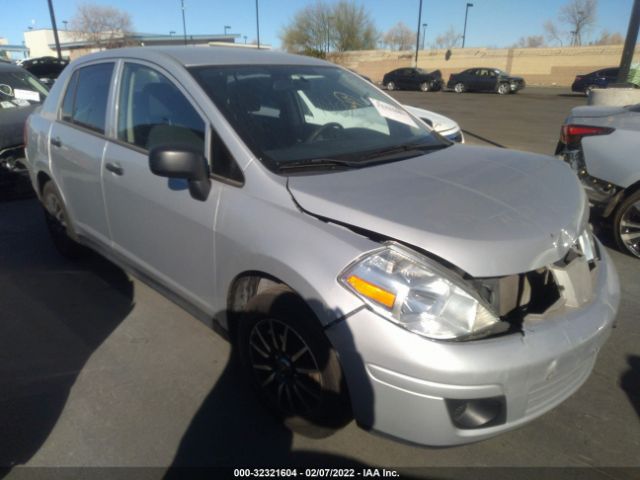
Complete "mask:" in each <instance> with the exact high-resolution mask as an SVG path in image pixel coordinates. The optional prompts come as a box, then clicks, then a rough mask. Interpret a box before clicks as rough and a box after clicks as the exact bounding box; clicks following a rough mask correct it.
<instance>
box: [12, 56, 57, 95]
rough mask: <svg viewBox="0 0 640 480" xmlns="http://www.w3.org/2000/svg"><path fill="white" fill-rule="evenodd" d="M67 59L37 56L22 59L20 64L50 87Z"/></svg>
mask: <svg viewBox="0 0 640 480" xmlns="http://www.w3.org/2000/svg"><path fill="white" fill-rule="evenodd" d="M68 64H69V60H64V59H62V60H60V59H58V58H55V57H38V58H29V59H28V60H23V61H22V62H21V63H20V66H21V67H22V68H24V69H25V70H27V71H28V72H30V73H31V74H33V75H34V76H36V77H38V78H39V79H40V81H41V82H42V83H44V84H45V85H46V86H47V87H49V88H51V86H52V85H53V82H55V80H56V78H58V75H60V73H62V70H64V67H66V66H67V65H68Z"/></svg>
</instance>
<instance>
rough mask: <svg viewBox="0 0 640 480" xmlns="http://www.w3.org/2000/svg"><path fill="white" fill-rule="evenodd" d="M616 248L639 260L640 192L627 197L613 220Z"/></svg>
mask: <svg viewBox="0 0 640 480" xmlns="http://www.w3.org/2000/svg"><path fill="white" fill-rule="evenodd" d="M613 230H614V235H615V238H616V243H617V244H618V247H619V248H620V249H621V250H623V251H625V252H627V253H630V254H631V255H633V256H634V257H638V258H640V190H639V191H637V192H635V193H633V194H631V195H630V196H629V197H627V198H626V199H625V200H624V201H623V202H622V203H621V204H620V206H619V207H618V210H617V211H616V215H615V216H614V218H613Z"/></svg>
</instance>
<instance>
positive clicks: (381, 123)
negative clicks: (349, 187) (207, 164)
mask: <svg viewBox="0 0 640 480" xmlns="http://www.w3.org/2000/svg"><path fill="white" fill-rule="evenodd" d="M191 72H192V73H193V75H194V77H195V78H196V80H197V81H198V82H199V83H200V85H202V87H203V88H204V90H205V91H206V92H207V94H208V95H209V96H210V97H211V99H212V100H213V102H214V103H215V104H216V106H217V107H218V109H219V110H220V111H221V112H222V114H223V115H224V116H225V118H226V119H227V121H228V122H229V123H230V124H231V125H232V127H233V128H234V129H235V130H236V132H237V133H238V134H239V135H240V137H241V138H242V140H243V141H244V142H245V143H246V144H247V145H248V146H249V148H250V149H251V150H252V151H253V153H254V154H255V155H256V157H258V158H259V159H261V161H262V162H263V163H265V165H266V166H267V167H268V168H270V169H272V170H274V171H281V170H284V169H285V168H286V167H287V166H291V165H290V164H294V163H295V164H296V165H301V164H304V163H305V162H308V163H313V164H314V165H316V166H318V165H320V164H328V163H329V162H331V161H333V162H334V163H333V165H335V162H336V161H342V163H341V165H342V166H347V165H348V166H349V167H353V166H357V165H358V162H362V164H361V165H364V163H365V162H369V161H370V160H371V159H372V158H373V157H375V156H376V154H377V153H381V152H392V151H393V150H394V149H403V148H404V150H403V152H404V154H398V152H395V151H393V154H394V155H396V156H394V157H393V160H398V159H400V157H403V156H404V158H407V157H408V156H415V155H419V154H421V153H423V152H424V150H426V149H437V148H443V147H446V146H448V145H450V143H449V142H448V141H447V140H445V139H443V138H442V137H440V136H438V135H437V134H433V133H432V132H431V131H430V130H429V129H428V128H427V127H425V126H424V125H423V124H422V122H419V121H416V120H415V119H414V117H412V116H411V115H410V114H408V113H407V112H406V111H405V110H404V109H403V108H402V107H401V106H400V105H398V104H397V103H396V102H394V101H393V100H391V99H389V98H388V97H387V96H385V95H384V94H383V93H381V92H380V91H378V90H377V89H376V88H375V87H373V86H372V85H371V84H370V83H369V82H366V81H364V80H362V79H361V78H360V77H359V76H357V75H353V74H351V73H350V72H347V71H345V70H343V69H340V68H337V67H330V66H327V67H312V66H299V65H258V66H222V67H218V66H216V67H198V68H193V69H191ZM416 149H420V150H421V152H420V151H418V150H416ZM346 162H348V163H346ZM288 164H289V165H288Z"/></svg>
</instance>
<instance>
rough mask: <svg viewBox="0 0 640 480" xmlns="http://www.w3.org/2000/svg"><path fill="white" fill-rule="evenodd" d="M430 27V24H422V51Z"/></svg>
mask: <svg viewBox="0 0 640 480" xmlns="http://www.w3.org/2000/svg"><path fill="white" fill-rule="evenodd" d="M428 26H429V24H428V23H423V24H422V50H424V39H425V37H426V36H427V27H428Z"/></svg>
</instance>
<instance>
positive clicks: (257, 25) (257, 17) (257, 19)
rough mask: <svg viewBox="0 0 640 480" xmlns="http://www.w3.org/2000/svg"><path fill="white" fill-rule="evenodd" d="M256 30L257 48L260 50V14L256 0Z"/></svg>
mask: <svg viewBox="0 0 640 480" xmlns="http://www.w3.org/2000/svg"><path fill="white" fill-rule="evenodd" d="M256 32H257V33H258V37H257V41H258V50H260V15H259V13H258V0H256Z"/></svg>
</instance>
